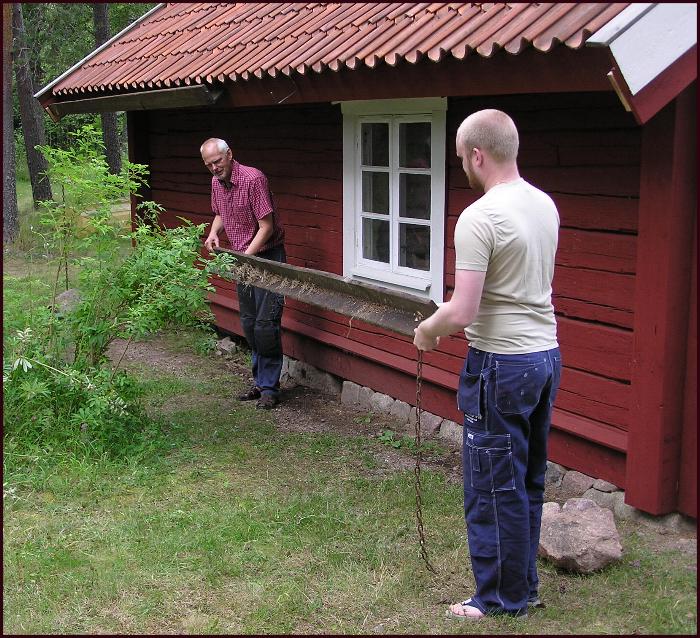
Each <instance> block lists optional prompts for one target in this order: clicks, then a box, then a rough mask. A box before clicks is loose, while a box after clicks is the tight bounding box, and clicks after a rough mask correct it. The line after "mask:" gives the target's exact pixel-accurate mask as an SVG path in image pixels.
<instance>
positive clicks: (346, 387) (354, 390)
mask: <svg viewBox="0 0 700 638" xmlns="http://www.w3.org/2000/svg"><path fill="white" fill-rule="evenodd" d="M359 395H360V386H359V385H357V383H353V382H352V381H343V389H342V390H341V392H340V402H341V403H342V404H343V405H349V406H356V405H357V404H358V403H359V402H360V398H359Z"/></svg>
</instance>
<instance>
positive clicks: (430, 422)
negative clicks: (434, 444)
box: [420, 411, 443, 439]
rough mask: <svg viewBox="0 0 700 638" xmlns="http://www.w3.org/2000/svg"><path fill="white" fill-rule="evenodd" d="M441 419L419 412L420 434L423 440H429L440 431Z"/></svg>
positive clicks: (429, 413) (434, 415)
mask: <svg viewBox="0 0 700 638" xmlns="http://www.w3.org/2000/svg"><path fill="white" fill-rule="evenodd" d="M442 422H443V418H442V417H441V416H438V415H437V414H433V413H432V412H425V411H423V412H421V416H420V433H421V437H422V438H424V439H428V438H431V437H433V436H435V434H436V433H437V432H438V431H439V430H440V425H441V424H442Z"/></svg>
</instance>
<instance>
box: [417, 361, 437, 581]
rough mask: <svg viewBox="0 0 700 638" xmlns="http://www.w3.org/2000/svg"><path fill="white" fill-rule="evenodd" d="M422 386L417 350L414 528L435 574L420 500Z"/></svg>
mask: <svg viewBox="0 0 700 638" xmlns="http://www.w3.org/2000/svg"><path fill="white" fill-rule="evenodd" d="M422 385H423V351H422V350H418V370H417V372H416V467H415V469H414V470H413V473H414V474H415V476H416V480H415V483H414V485H415V488H416V526H417V528H418V542H419V543H420V555H421V558H422V559H423V562H424V563H425V565H426V567H427V568H428V570H429V571H431V572H432V573H433V574H437V570H436V569H435V568H434V567H433V566H432V564H431V563H430V560H429V559H428V551H427V549H426V546H425V533H424V531H423V502H422V499H421V484H420V462H421V455H422V450H421V438H420V417H421V412H422V408H421V390H422Z"/></svg>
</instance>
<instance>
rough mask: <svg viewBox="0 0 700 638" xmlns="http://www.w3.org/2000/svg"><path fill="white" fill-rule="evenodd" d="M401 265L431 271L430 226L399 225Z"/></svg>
mask: <svg viewBox="0 0 700 638" xmlns="http://www.w3.org/2000/svg"><path fill="white" fill-rule="evenodd" d="M399 242H400V255H399V265H400V266H404V267H406V268H415V269H417V270H430V226H416V225H415V224H399Z"/></svg>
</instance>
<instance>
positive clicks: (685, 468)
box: [678, 219, 698, 518]
mask: <svg viewBox="0 0 700 638" xmlns="http://www.w3.org/2000/svg"><path fill="white" fill-rule="evenodd" d="M695 226H696V229H697V219H696V220H695ZM693 237H694V241H693V255H692V258H691V263H692V273H691V282H690V315H689V317H688V339H687V343H688V351H687V360H686V377H685V402H684V405H683V432H682V447H681V469H680V477H679V481H678V507H679V509H680V511H681V512H683V513H685V514H687V515H688V516H692V517H693V518H697V517H698V394H697V392H698V306H697V303H698V289H697V281H698V260H697V254H698V252H697V251H698V244H697V234H696V233H695V232H694V233H693Z"/></svg>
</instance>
